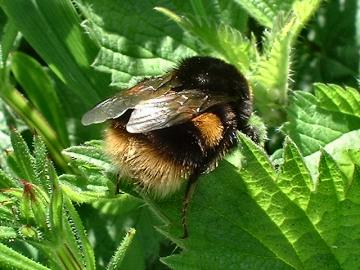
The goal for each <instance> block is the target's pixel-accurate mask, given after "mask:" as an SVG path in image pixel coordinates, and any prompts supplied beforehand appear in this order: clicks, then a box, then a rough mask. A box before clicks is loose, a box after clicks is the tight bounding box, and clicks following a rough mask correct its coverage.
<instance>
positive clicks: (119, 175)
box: [115, 172, 124, 195]
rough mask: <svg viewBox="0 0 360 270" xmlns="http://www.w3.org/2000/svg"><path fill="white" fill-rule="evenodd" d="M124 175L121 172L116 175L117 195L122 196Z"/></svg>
mask: <svg viewBox="0 0 360 270" xmlns="http://www.w3.org/2000/svg"><path fill="white" fill-rule="evenodd" d="M123 177H124V175H123V174H122V173H120V172H117V173H116V180H115V195H118V194H120V187H121V181H122V180H121V179H123Z"/></svg>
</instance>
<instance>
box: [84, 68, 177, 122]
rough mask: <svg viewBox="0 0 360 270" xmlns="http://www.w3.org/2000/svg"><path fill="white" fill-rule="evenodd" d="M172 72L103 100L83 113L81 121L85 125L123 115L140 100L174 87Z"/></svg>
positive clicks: (147, 80)
mask: <svg viewBox="0 0 360 270" xmlns="http://www.w3.org/2000/svg"><path fill="white" fill-rule="evenodd" d="M171 76H172V74H167V75H165V76H163V77H158V78H151V79H146V80H144V81H142V82H140V83H139V84H137V85H135V86H134V87H132V88H130V89H128V90H125V91H122V92H121V93H120V94H117V95H116V96H113V97H111V98H108V99H106V100H104V101H103V102H101V103H99V104H98V105H96V106H95V107H94V108H93V109H91V110H90V111H88V112H87V113H85V114H84V116H83V117H82V119H81V123H82V124H83V125H85V126H87V125H91V124H96V123H102V122H105V121H106V120H108V119H115V118H118V117H120V116H121V115H123V114H124V113H125V112H126V111H127V110H128V109H133V108H135V106H136V104H138V103H139V102H141V101H142V100H147V99H151V98H154V96H158V95H161V94H164V93H166V92H167V91H169V90H170V89H171V87H174V83H171V82H170V79H171Z"/></svg>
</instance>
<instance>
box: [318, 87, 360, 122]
mask: <svg viewBox="0 0 360 270" xmlns="http://www.w3.org/2000/svg"><path fill="white" fill-rule="evenodd" d="M314 87H315V95H316V97H317V99H318V101H319V106H320V107H321V108H323V109H325V110H328V111H331V112H338V113H342V114H345V115H349V116H355V117H358V118H360V94H359V91H358V90H356V89H354V88H351V87H345V88H343V87H340V86H338V85H335V84H322V83H317V84H315V85H314ZM330 89H331V90H330Z"/></svg>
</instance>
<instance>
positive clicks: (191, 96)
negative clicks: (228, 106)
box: [126, 89, 227, 133]
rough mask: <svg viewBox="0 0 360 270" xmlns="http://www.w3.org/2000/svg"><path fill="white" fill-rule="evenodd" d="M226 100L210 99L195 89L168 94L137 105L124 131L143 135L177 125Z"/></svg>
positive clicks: (219, 98) (221, 98) (220, 98)
mask: <svg viewBox="0 0 360 270" xmlns="http://www.w3.org/2000/svg"><path fill="white" fill-rule="evenodd" d="M226 100H227V99H226V98H223V97H217V98H213V97H211V98H210V96H209V95H208V94H206V93H205V92H203V91H200V90H197V89H192V90H183V91H180V92H169V93H166V94H165V95H162V96H159V97H156V98H153V99H148V100H145V101H143V102H140V103H139V104H137V105H136V106H135V108H134V111H133V112H132V113H131V116H130V119H129V121H128V123H127V125H126V130H127V131H128V132H130V133H145V132H149V131H152V130H157V129H162V128H166V127H170V126H174V125H178V124H181V123H184V122H186V121H188V120H190V119H192V118H193V117H195V116H196V115H199V114H200V113H202V112H203V111H204V110H206V109H208V108H209V107H211V106H213V105H215V104H219V103H224V102H225V101H226Z"/></svg>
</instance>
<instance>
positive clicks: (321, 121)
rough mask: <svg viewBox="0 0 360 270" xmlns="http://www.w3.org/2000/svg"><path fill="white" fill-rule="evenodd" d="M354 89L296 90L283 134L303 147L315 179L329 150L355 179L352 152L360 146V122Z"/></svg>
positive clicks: (332, 87)
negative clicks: (322, 150) (320, 163)
mask: <svg viewBox="0 0 360 270" xmlns="http://www.w3.org/2000/svg"><path fill="white" fill-rule="evenodd" d="M359 98H360V94H359V93H358V92H357V91H356V90H355V89H352V88H341V87H339V86H335V85H325V84H316V85H315V95H312V94H310V93H307V92H303V91H296V92H294V93H293V95H292V96H291V97H290V106H289V108H288V122H287V123H286V124H285V125H284V126H283V129H282V130H283V131H284V132H285V133H286V134H287V135H288V136H290V138H291V139H292V140H293V141H294V142H295V143H296V145H297V146H298V147H299V149H300V152H301V153H302V155H304V156H306V158H305V160H306V162H307V164H308V166H309V169H310V171H311V173H312V175H313V176H316V172H317V164H318V161H319V157H320V154H321V153H320V150H321V149H325V150H326V151H327V152H328V153H329V154H331V155H332V156H333V158H335V159H336V160H337V162H338V164H339V165H340V168H341V169H342V171H343V172H344V173H345V174H346V175H347V177H351V175H352V172H353V169H354V167H353V164H352V161H351V158H350V157H349V156H348V150H349V149H358V148H359V147H360V139H359V138H360V137H359V135H360V121H359V110H358V104H357V100H358V99H359Z"/></svg>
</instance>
